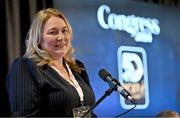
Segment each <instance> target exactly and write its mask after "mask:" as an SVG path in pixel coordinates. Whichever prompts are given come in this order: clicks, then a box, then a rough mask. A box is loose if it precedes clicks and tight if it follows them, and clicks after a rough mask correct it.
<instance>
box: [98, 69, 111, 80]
mask: <svg viewBox="0 0 180 118" xmlns="http://www.w3.org/2000/svg"><path fill="white" fill-rule="evenodd" d="M99 76H100V77H101V78H102V79H103V80H104V81H106V77H107V76H111V74H110V73H108V72H107V71H106V70H105V69H104V68H103V69H101V70H100V71H99Z"/></svg>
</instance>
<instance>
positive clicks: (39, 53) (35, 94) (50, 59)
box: [6, 8, 95, 117]
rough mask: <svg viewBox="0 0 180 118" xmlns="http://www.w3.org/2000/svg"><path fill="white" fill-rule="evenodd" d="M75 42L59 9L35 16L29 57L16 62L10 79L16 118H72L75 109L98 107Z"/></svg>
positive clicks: (11, 104)
mask: <svg viewBox="0 0 180 118" xmlns="http://www.w3.org/2000/svg"><path fill="white" fill-rule="evenodd" d="M71 41H72V29H71V26H70V25H69V23H68V21H67V20H66V18H65V17H64V15H63V14H62V13H60V12H59V11H58V10H57V9H53V8H48V9H44V10H41V11H39V12H38V13H37V14H36V15H35V17H34V19H33V22H32V24H31V27H30V30H29V33H28V36H27V48H26V53H25V55H24V56H23V57H19V58H16V59H15V60H14V61H13V62H12V64H11V67H10V69H9V72H8V75H7V80H6V87H7V91H8V96H9V103H10V108H11V113H12V116H62V117H72V116H73V112H72V110H73V109H74V108H78V107H81V106H82V105H84V106H92V105H93V104H94V103H95V96H94V93H93V90H92V88H91V85H90V82H89V78H88V75H87V72H86V69H85V67H84V65H83V63H82V62H80V61H78V60H75V59H74V58H73V52H74V49H73V47H72V45H71ZM92 115H94V114H93V113H92Z"/></svg>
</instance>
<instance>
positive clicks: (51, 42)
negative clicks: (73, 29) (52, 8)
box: [40, 16, 71, 59]
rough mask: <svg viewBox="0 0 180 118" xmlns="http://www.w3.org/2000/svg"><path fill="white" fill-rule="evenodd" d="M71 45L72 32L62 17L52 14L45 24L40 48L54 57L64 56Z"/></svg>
mask: <svg viewBox="0 0 180 118" xmlns="http://www.w3.org/2000/svg"><path fill="white" fill-rule="evenodd" d="M70 46H71V39H70V32H69V29H68V27H67V25H66V23H65V22H64V20H63V19H62V18H60V17H55V16H52V17H50V18H49V20H48V21H47V22H46V23H45V25H44V30H43V34H42V40H41V42H40V48H41V49H42V50H45V51H46V52H47V53H48V54H49V55H50V57H51V58H52V59H59V58H63V57H64V56H65V55H66V53H67V52H68V50H69V48H70Z"/></svg>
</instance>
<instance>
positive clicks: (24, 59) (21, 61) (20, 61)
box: [11, 56, 34, 66]
mask: <svg viewBox="0 0 180 118" xmlns="http://www.w3.org/2000/svg"><path fill="white" fill-rule="evenodd" d="M14 65H16V66H19V65H34V63H33V61H32V59H30V58H27V57H23V56H21V57H16V58H14V59H13V60H12V62H11V66H14Z"/></svg>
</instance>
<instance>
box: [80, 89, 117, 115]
mask: <svg viewBox="0 0 180 118" xmlns="http://www.w3.org/2000/svg"><path fill="white" fill-rule="evenodd" d="M114 90H115V89H114V88H111V87H110V88H109V89H108V90H106V91H105V94H104V95H103V96H102V97H101V98H100V99H99V100H98V101H97V102H96V103H95V104H94V105H93V106H91V108H90V109H89V110H88V111H87V112H86V113H85V114H84V115H83V116H82V117H86V116H87V114H88V113H90V112H92V110H93V109H94V108H95V107H96V106H97V105H98V104H99V103H101V102H102V101H103V100H104V99H105V98H106V97H107V96H109V95H110V94H111V93H112V92H113V91H114Z"/></svg>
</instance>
